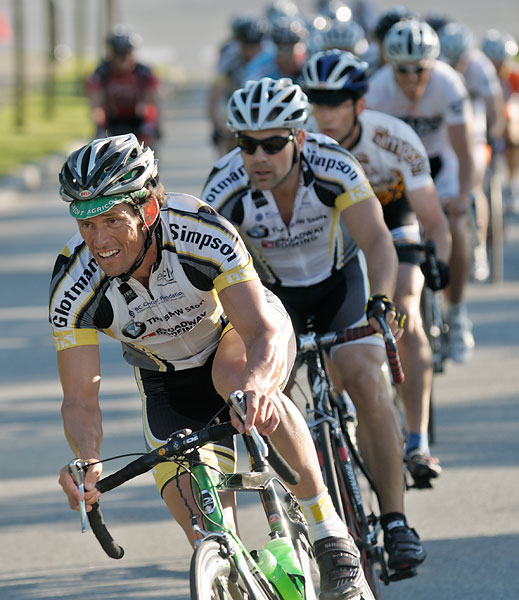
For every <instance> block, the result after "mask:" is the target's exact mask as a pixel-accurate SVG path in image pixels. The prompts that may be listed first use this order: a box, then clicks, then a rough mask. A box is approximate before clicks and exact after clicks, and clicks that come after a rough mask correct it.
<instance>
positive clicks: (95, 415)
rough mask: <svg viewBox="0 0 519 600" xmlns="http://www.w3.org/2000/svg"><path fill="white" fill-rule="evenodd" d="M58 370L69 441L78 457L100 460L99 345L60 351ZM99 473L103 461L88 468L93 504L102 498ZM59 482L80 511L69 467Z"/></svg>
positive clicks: (87, 481)
mask: <svg viewBox="0 0 519 600" xmlns="http://www.w3.org/2000/svg"><path fill="white" fill-rule="evenodd" d="M58 370H59V376H60V381H61V387H62V389H63V403H62V406H61V415H62V419H63V427H64V431H65V436H66V438H67V441H68V443H69V445H70V447H71V448H72V450H73V451H74V454H75V455H76V456H77V457H78V458H82V459H83V460H86V461H91V460H97V459H99V456H100V449H101V441H102V437H103V430H102V424H101V409H100V407H99V400H98V394H99V384H100V381H101V376H100V372H101V368H100V361H99V348H98V346H93V345H92V346H78V347H75V348H68V349H66V350H61V351H60V352H58ZM100 475H101V464H98V465H96V466H95V467H92V468H90V469H88V471H87V474H86V478H85V489H86V490H87V493H86V494H85V500H86V501H87V504H92V503H93V502H95V501H96V500H97V499H98V498H99V492H98V491H97V490H96V489H95V487H94V485H95V482H96V481H97V479H98V478H99V476H100ZM59 481H60V484H61V486H62V487H63V491H64V492H65V494H66V495H67V497H68V500H69V504H70V507H71V508H73V509H75V510H77V509H78V501H79V500H81V499H82V495H81V494H80V492H79V490H78V488H77V486H76V484H75V483H74V481H73V479H72V478H71V476H70V474H69V473H68V469H67V467H63V469H61V471H60V479H59ZM87 510H88V508H87Z"/></svg>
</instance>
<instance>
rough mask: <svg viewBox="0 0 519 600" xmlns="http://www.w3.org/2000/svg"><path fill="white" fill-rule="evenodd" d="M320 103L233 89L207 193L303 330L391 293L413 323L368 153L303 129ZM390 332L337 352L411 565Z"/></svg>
mask: <svg viewBox="0 0 519 600" xmlns="http://www.w3.org/2000/svg"><path fill="white" fill-rule="evenodd" d="M309 110H310V105H309V103H308V100H307V98H306V95H305V94H304V93H303V91H302V90H301V88H300V86H299V85H296V84H293V83H292V81H290V80H289V79H281V80H278V81H275V80H273V79H270V78H264V79H261V80H260V81H249V82H248V84H247V85H246V86H245V88H243V89H240V90H237V91H236V92H234V94H233V95H232V97H231V99H230V101H229V105H228V115H229V121H228V122H229V126H230V127H231V128H232V129H233V130H234V131H235V132H236V140H237V143H238V148H237V149H236V150H234V151H232V152H231V153H229V154H227V156H224V157H222V158H221V159H220V160H219V161H218V162H217V163H216V165H215V166H214V168H213V170H212V172H211V174H210V176H209V178H208V180H207V182H206V184H205V187H204V190H203V192H202V198H203V199H204V200H205V201H206V202H208V203H210V204H211V205H212V206H214V208H215V209H216V210H218V211H219V212H221V213H222V214H223V215H224V216H226V217H227V218H228V219H229V220H230V221H231V222H233V223H234V224H235V225H236V227H237V228H238V230H239V232H240V233H241V235H242V237H243V239H244V241H245V243H246V245H247V247H248V248H249V251H250V253H251V255H252V256H253V259H254V264H255V266H256V269H257V271H258V273H259V275H260V278H261V280H262V281H263V283H264V284H265V285H266V286H267V287H268V288H269V289H271V290H272V291H274V293H275V294H276V295H277V296H278V297H279V298H280V299H281V300H282V302H283V303H284V305H285V307H286V309H287V310H288V312H289V314H290V316H291V318H292V322H293V324H294V328H295V330H296V332H297V333H302V332H304V331H306V324H307V320H308V317H314V319H315V320H314V329H315V331H317V332H321V333H323V332H326V331H331V330H338V329H341V328H344V327H347V326H354V325H358V324H361V323H365V322H366V321H367V320H370V322H372V323H373V324H374V326H376V327H378V325H375V323H376V322H375V321H374V320H373V319H371V315H372V308H373V305H374V304H376V303H378V302H382V303H383V304H384V307H385V311H386V318H387V320H388V322H389V323H391V326H392V327H393V328H394V330H395V332H396V333H397V337H399V336H400V335H401V332H402V330H401V324H402V320H401V318H400V315H399V314H398V313H399V311H398V310H397V309H396V308H395V306H394V304H393V303H392V302H391V301H390V300H389V298H390V297H391V296H392V295H393V293H394V288H395V281H396V273H397V257H396V252H395V249H394V246H393V242H392V239H391V234H390V233H389V230H388V229H387V227H386V225H385V223H384V218H383V214H382V208H381V206H380V203H379V201H378V200H377V199H376V197H375V196H374V194H373V190H372V189H371V186H370V185H369V183H368V181H367V179H366V175H365V173H364V171H363V170H362V168H361V166H360V165H359V163H358V162H357V161H356V160H355V159H354V158H353V157H352V156H351V155H350V154H349V153H348V152H347V151H346V150H344V149H343V148H341V147H340V146H339V145H338V144H337V143H335V141H334V140H332V139H330V138H328V137H326V136H323V135H320V134H307V133H306V132H305V130H304V129H303V127H304V125H305V122H306V120H307V117H308V114H309ZM384 358H385V349H384V345H383V341H382V339H381V338H380V337H378V336H371V337H370V338H365V339H363V340H359V341H357V342H354V343H348V344H338V345H336V346H334V347H333V348H332V350H331V352H330V359H331V361H332V363H333V365H334V366H335V367H336V370H337V372H338V373H339V376H340V377H341V382H340V383H341V384H342V387H343V388H345V389H347V390H348V392H349V393H350V395H351V397H352V399H353V401H354V402H355V403H356V408H357V415H358V423H359V428H358V435H359V441H360V444H361V448H362V452H363V455H364V457H365V459H366V462H367V463H368V466H369V467H370V470H371V472H372V474H373V478H374V480H375V483H376V486H377V490H378V494H379V498H380V504H381V511H382V519H383V522H384V525H385V541H386V546H387V548H388V553H389V567H390V568H391V569H396V570H408V569H409V568H412V567H414V566H416V565H418V564H420V563H421V562H422V561H423V560H424V558H425V551H424V549H423V547H422V545H421V543H420V540H419V537H418V536H417V534H416V532H415V531H414V530H412V529H411V528H410V527H409V526H408V525H407V522H406V519H405V516H404V499H403V494H404V481H403V470H402V445H403V444H402V439H401V431H400V428H399V425H398V419H397V418H396V414H395V407H394V405H393V400H392V398H391V397H390V394H389V391H388V389H387V386H386V384H385V381H384V377H383V373H382V371H381V365H382V363H383V362H384Z"/></svg>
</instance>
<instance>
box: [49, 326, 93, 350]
mask: <svg viewBox="0 0 519 600" xmlns="http://www.w3.org/2000/svg"><path fill="white" fill-rule="evenodd" d="M52 335H53V337H54V342H55V344H56V350H57V351H58V352H59V351H60V350H67V349H68V348H75V347H77V346H97V345H98V344H99V341H98V339H97V331H96V330H95V329H64V330H63V331H61V330H60V331H58V330H56V329H53V330H52Z"/></svg>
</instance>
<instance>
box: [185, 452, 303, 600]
mask: <svg viewBox="0 0 519 600" xmlns="http://www.w3.org/2000/svg"><path fill="white" fill-rule="evenodd" d="M192 473H193V475H194V480H195V485H194V486H193V493H194V495H195V498H196V499H197V502H198V505H199V506H200V507H201V509H202V520H203V526H204V528H205V529H206V530H207V531H208V532H212V533H223V534H227V535H228V536H229V537H230V539H232V548H233V551H234V555H233V558H232V560H233V561H234V563H235V566H236V568H237V570H238V571H239V573H240V574H241V575H242V576H243V577H244V579H245V580H248V576H249V573H253V574H256V576H257V573H261V576H262V577H264V578H265V579H266V580H267V581H268V582H269V584H270V587H271V590H272V593H273V594H275V595H277V596H278V597H280V598H281V600H304V592H301V591H300V590H301V589H302V588H303V587H304V586H302V585H301V584H300V582H297V580H295V579H294V580H292V583H293V586H291V587H293V590H290V592H289V593H288V594H287V592H286V590H285V593H284V595H283V596H282V597H281V595H280V594H279V592H278V591H277V588H276V586H275V584H274V582H273V581H272V580H271V579H270V578H269V576H268V574H267V573H264V572H263V571H262V570H261V568H260V566H259V565H258V564H257V562H256V561H255V560H254V558H253V557H252V556H251V554H250V553H249V552H248V551H247V549H246V548H245V547H244V545H243V543H242V541H241V540H240V538H239V537H237V536H236V534H235V533H234V532H233V530H232V528H231V527H229V525H228V523H227V522H226V519H225V515H224V512H223V508H222V504H221V502H220V498H219V496H218V492H219V491H228V490H229V491H238V490H247V491H251V490H256V491H258V492H259V493H260V495H261V499H262V502H263V504H264V507H265V509H266V510H268V508H269V507H270V509H271V511H272V500H274V502H273V505H274V506H276V503H277V504H278V505H279V501H278V499H277V497H276V496H275V494H274V493H273V492H272V491H271V490H270V489H269V486H272V482H271V481H270V476H269V475H268V473H264V472H249V473H236V474H230V475H223V476H222V475H221V474H217V473H215V472H213V471H212V470H211V469H210V468H209V467H208V466H207V465H206V464H205V463H203V462H195V464H194V466H193V467H192ZM265 496H266V497H265ZM276 508H277V507H276ZM272 513H273V516H272V518H269V526H270V529H271V532H272V534H273V535H274V536H282V535H286V531H287V526H286V523H285V519H284V516H283V514H282V513H281V509H280V507H279V510H277V509H274V510H273V511H272ZM245 565H246V566H245ZM298 583H299V585H298Z"/></svg>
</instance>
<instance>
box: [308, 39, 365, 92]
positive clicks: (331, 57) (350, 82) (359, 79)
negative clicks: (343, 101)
mask: <svg viewBox="0 0 519 600" xmlns="http://www.w3.org/2000/svg"><path fill="white" fill-rule="evenodd" d="M368 71H369V65H368V63H367V62H364V61H362V60H360V59H359V58H357V57H356V56H355V55H354V54H352V53H351V52H346V51H342V50H336V49H335V50H328V51H327V52H318V53H317V54H314V55H313V56H312V57H311V58H310V60H309V61H308V62H307V63H306V65H305V66H304V67H303V71H302V82H303V86H304V88H305V90H307V91H308V93H309V94H310V93H311V92H312V91H313V90H325V91H340V92H349V93H351V95H352V96H357V97H360V96H363V95H364V94H365V93H366V92H367V90H368V81H369V75H368Z"/></svg>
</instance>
